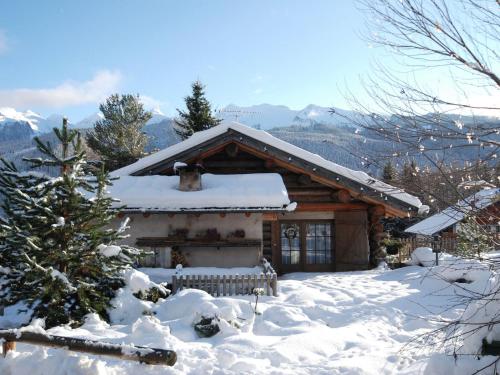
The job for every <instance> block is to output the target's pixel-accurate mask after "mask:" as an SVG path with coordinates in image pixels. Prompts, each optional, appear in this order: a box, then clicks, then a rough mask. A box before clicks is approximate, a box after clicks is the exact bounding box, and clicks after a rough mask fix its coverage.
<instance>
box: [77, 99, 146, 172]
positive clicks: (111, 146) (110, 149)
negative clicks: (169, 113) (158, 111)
mask: <svg viewBox="0 0 500 375" xmlns="http://www.w3.org/2000/svg"><path fill="white" fill-rule="evenodd" d="M99 109H100V111H101V112H102V114H103V115H104V118H103V119H102V120H98V121H97V122H96V123H95V125H94V128H93V129H92V130H90V131H89V132H88V133H87V135H86V137H85V138H86V141H87V144H88V145H89V146H90V148H91V149H92V150H94V151H95V152H96V153H98V154H99V155H100V156H101V157H102V159H103V161H104V164H105V166H106V168H107V170H114V169H117V168H121V167H124V166H126V165H129V164H131V163H133V162H135V161H136V160H137V159H139V158H140V157H141V156H143V155H144V147H145V146H146V144H147V141H148V138H147V136H146V135H145V134H144V133H143V131H142V129H143V127H144V125H146V123H147V122H148V121H149V120H150V119H151V116H152V114H151V112H148V111H145V110H144V106H143V105H142V103H141V102H140V100H139V95H118V94H114V95H111V96H110V97H109V98H108V99H106V102H105V103H102V104H101V105H100V106H99Z"/></svg>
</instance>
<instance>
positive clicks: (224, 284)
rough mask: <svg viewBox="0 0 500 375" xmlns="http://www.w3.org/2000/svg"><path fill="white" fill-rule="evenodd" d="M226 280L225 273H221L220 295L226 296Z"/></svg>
mask: <svg viewBox="0 0 500 375" xmlns="http://www.w3.org/2000/svg"><path fill="white" fill-rule="evenodd" d="M226 288H227V280H226V275H222V295H223V296H226Z"/></svg>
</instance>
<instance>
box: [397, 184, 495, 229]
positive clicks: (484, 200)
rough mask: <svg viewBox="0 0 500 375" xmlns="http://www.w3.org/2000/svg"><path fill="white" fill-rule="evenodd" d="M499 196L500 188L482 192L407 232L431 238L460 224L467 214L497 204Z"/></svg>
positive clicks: (423, 221) (413, 226)
mask: <svg viewBox="0 0 500 375" xmlns="http://www.w3.org/2000/svg"><path fill="white" fill-rule="evenodd" d="M499 194H500V188H495V189H483V190H480V191H478V192H477V193H475V194H472V195H471V196H469V197H467V198H465V199H464V200H462V201H460V202H458V203H457V204H456V205H455V206H451V207H448V208H447V209H445V210H443V211H441V212H440V213H437V214H435V215H432V216H429V217H428V218H427V219H425V220H422V221H421V222H419V223H417V224H415V225H412V226H411V227H409V228H407V229H406V230H405V232H407V233H416V234H422V235H426V236H431V235H433V234H434V233H437V232H439V231H442V230H443V229H446V228H448V227H450V226H452V225H454V224H456V223H458V222H459V221H461V220H462V219H463V218H464V216H465V215H466V213H467V212H471V211H473V210H482V209H484V208H486V207H488V206H490V205H492V204H493V203H495V202H497V201H498V199H499Z"/></svg>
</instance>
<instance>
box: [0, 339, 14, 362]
mask: <svg viewBox="0 0 500 375" xmlns="http://www.w3.org/2000/svg"><path fill="white" fill-rule="evenodd" d="M11 350H16V342H15V341H4V342H3V343H2V351H3V356H4V358H5V356H6V355H7V353H8V352H10V351H11Z"/></svg>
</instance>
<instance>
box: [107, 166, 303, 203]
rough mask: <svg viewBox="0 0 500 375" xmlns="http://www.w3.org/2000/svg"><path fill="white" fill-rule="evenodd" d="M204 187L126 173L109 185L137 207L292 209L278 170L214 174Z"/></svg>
mask: <svg viewBox="0 0 500 375" xmlns="http://www.w3.org/2000/svg"><path fill="white" fill-rule="evenodd" d="M201 181H202V182H201V183H202V190H200V191H180V190H178V186H179V176H123V177H120V178H119V179H118V180H116V181H113V185H112V186H109V188H108V191H109V194H110V196H112V197H113V198H117V199H119V200H120V202H119V203H118V204H117V206H121V205H125V206H126V207H127V210H137V211H164V212H165V211H166V212H177V211H221V210H224V211H232V210H235V211H237V210H245V211H273V210H280V211H282V210H289V211H292V210H293V209H294V208H295V205H294V204H293V203H292V204H290V200H289V199H288V193H287V191H286V188H285V185H284V183H283V179H282V178H281V176H280V175H279V174H276V173H254V174H236V175H214V174H209V173H206V174H204V175H202V179H201Z"/></svg>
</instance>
